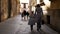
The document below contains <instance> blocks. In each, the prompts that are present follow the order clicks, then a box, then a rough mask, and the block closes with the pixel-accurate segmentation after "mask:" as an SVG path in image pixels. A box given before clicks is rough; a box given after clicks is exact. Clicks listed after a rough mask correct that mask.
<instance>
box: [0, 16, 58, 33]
mask: <svg viewBox="0 0 60 34" xmlns="http://www.w3.org/2000/svg"><path fill="white" fill-rule="evenodd" d="M36 29H37V28H36V25H34V30H33V31H32V32H31V31H30V27H29V25H28V20H27V21H22V20H21V16H20V15H18V16H16V17H13V18H10V19H8V20H6V21H4V22H2V23H0V34H58V33H57V32H56V31H54V30H52V29H51V28H49V27H48V26H47V25H45V24H44V25H42V27H41V31H40V32H38V31H37V30H36Z"/></svg>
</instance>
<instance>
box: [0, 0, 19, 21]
mask: <svg viewBox="0 0 60 34" xmlns="http://www.w3.org/2000/svg"><path fill="white" fill-rule="evenodd" d="M18 4H19V2H18V1H17V0H11V7H10V8H9V4H8V0H1V9H0V10H1V11H0V14H1V21H5V20H6V19H7V18H8V14H9V13H8V12H9V9H11V10H10V11H11V17H14V16H16V15H18V14H19V10H20V8H19V5H18ZM17 7H18V9H17ZM11 17H10V18H11Z"/></svg>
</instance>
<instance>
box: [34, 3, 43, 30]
mask: <svg viewBox="0 0 60 34" xmlns="http://www.w3.org/2000/svg"><path fill="white" fill-rule="evenodd" d="M35 7H36V9H35V14H36V19H37V21H36V22H37V31H39V29H40V28H41V22H42V15H43V11H42V8H41V6H40V4H37V5H36V6H35Z"/></svg>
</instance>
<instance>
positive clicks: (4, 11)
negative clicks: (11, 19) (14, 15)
mask: <svg viewBox="0 0 60 34" xmlns="http://www.w3.org/2000/svg"><path fill="white" fill-rule="evenodd" d="M7 1H8V0H1V20H2V21H4V20H5V19H7V15H8V13H7V12H8V7H7V6H8V3H7Z"/></svg>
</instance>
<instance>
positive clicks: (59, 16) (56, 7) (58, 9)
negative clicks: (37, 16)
mask: <svg viewBox="0 0 60 34" xmlns="http://www.w3.org/2000/svg"><path fill="white" fill-rule="evenodd" d="M59 1H60V0H56V1H54V2H51V7H50V8H49V10H48V14H49V15H50V24H51V26H52V27H53V28H54V29H55V30H57V31H60V2H59Z"/></svg>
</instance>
